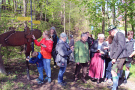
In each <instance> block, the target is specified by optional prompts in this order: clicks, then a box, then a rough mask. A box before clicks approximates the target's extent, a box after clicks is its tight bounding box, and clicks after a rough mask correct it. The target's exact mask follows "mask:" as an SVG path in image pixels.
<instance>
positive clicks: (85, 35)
mask: <svg viewBox="0 0 135 90" xmlns="http://www.w3.org/2000/svg"><path fill="white" fill-rule="evenodd" d="M87 39H88V35H87V33H82V34H81V40H82V41H84V42H86V41H87Z"/></svg>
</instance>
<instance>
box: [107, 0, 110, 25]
mask: <svg viewBox="0 0 135 90" xmlns="http://www.w3.org/2000/svg"><path fill="white" fill-rule="evenodd" d="M107 19H108V20H107V21H108V27H109V26H110V18H109V11H108V0H107Z"/></svg>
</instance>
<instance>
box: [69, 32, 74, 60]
mask: <svg viewBox="0 0 135 90" xmlns="http://www.w3.org/2000/svg"><path fill="white" fill-rule="evenodd" d="M69 39H70V42H69V47H74V38H73V35H70V38H69ZM70 61H73V62H74V52H72V53H71V54H70Z"/></svg>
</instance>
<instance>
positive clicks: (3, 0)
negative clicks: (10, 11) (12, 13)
mask: <svg viewBox="0 0 135 90" xmlns="http://www.w3.org/2000/svg"><path fill="white" fill-rule="evenodd" d="M2 9H3V10H6V0H2Z"/></svg>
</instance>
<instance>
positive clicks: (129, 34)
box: [127, 31, 134, 40]
mask: <svg viewBox="0 0 135 90" xmlns="http://www.w3.org/2000/svg"><path fill="white" fill-rule="evenodd" d="M133 36H134V34H133V31H128V33H127V37H128V39H129V40H131V39H132V38H133Z"/></svg>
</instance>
